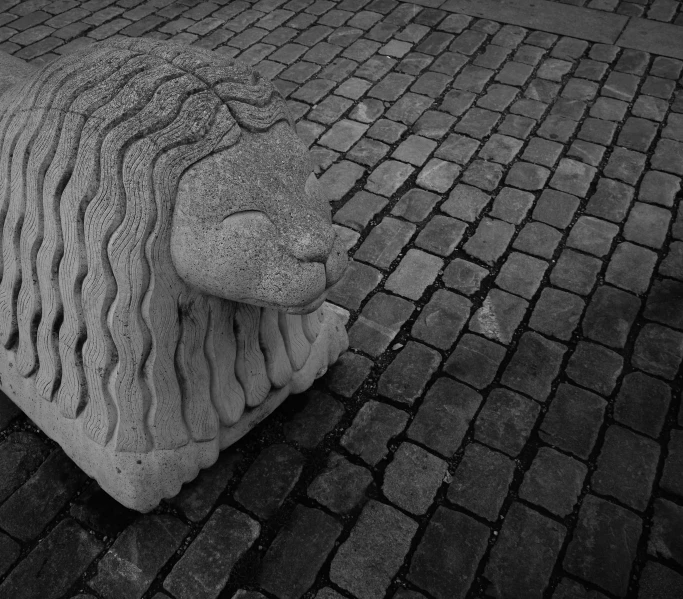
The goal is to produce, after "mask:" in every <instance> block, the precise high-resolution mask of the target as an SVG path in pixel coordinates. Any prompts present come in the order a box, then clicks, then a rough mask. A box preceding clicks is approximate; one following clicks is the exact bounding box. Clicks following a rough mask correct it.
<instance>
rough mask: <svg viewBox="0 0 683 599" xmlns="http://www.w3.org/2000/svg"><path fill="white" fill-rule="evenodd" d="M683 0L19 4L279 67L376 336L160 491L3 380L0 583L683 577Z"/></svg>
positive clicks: (34, 40)
mask: <svg viewBox="0 0 683 599" xmlns="http://www.w3.org/2000/svg"><path fill="white" fill-rule="evenodd" d="M583 4H585V5H587V6H589V7H593V8H599V9H601V11H595V10H590V9H588V8H585V7H580V6H579V7H577V6H572V5H583ZM423 5H426V6H423ZM680 8H681V3H680V2H678V1H673V0H654V1H653V2H650V1H649V0H632V1H631V2H619V1H617V0H590V1H589V2H584V0H575V1H574V0H573V1H571V2H565V3H564V4H559V3H549V2H546V1H544V0H532V1H530V0H519V1H518V2H515V1H513V0H495V1H494V0H477V1H476V2H475V1H470V0H447V1H446V2H443V0H420V1H419V2H418V1H413V2H410V3H409V2H397V1H395V0H342V1H340V2H333V1H328V0H316V1H315V2H314V1H312V0H291V1H287V0H260V1H258V2H255V3H253V2H250V1H246V0H234V1H229V2H227V1H224V0H215V2H197V1H195V0H179V1H177V2H175V3H174V2H173V0H147V1H146V0H120V1H119V2H116V1H112V0H90V1H88V2H79V1H77V0H57V1H55V2H48V1H47V0H29V1H27V2H17V0H0V25H1V26H0V41H2V45H1V47H2V49H4V50H7V51H9V52H12V53H14V54H16V55H17V56H20V57H23V58H26V59H30V60H33V61H36V62H38V63H41V62H43V63H44V62H46V61H49V60H51V59H53V58H54V57H55V56H56V55H58V54H60V53H63V52H67V51H69V49H73V48H74V47H80V46H81V45H83V44H86V43H89V42H90V41H92V40H93V39H94V40H101V39H105V38H108V37H111V36H113V35H117V34H118V35H129V36H140V35H146V36H150V37H154V38H158V39H175V40H180V41H182V42H186V43H193V44H196V45H199V46H202V47H204V48H210V49H215V50H216V51H217V52H220V53H223V54H225V55H226V56H230V57H232V56H235V57H237V58H239V59H241V60H244V61H246V62H248V63H250V64H254V65H258V66H257V68H258V69H259V70H260V72H261V73H263V74H264V75H266V76H268V77H270V78H274V79H275V81H276V85H277V86H278V88H279V89H280V90H281V91H282V93H283V94H284V95H286V96H287V97H288V99H289V103H290V107H291V110H292V114H293V115H294V117H295V118H296V119H297V120H298V129H299V132H300V134H301V135H302V137H303V138H304V139H305V140H306V141H307V142H308V143H309V144H311V149H312V153H313V156H314V159H315V162H316V164H317V169H318V171H319V174H320V176H321V178H322V182H323V183H324V185H325V187H326V189H327V190H328V192H329V194H330V197H331V198H332V199H333V200H334V201H333V207H334V221H335V223H336V224H337V226H338V230H339V232H340V234H341V235H343V236H344V239H346V241H347V243H348V247H349V249H350V251H351V254H353V255H354V257H355V262H354V263H353V265H352V266H351V268H350V270H349V273H348V275H347V276H346V277H345V279H344V281H343V283H342V284H341V285H340V287H339V288H338V289H336V290H335V292H334V293H333V296H332V298H331V299H332V301H334V302H335V303H336V304H337V305H339V306H340V307H341V308H343V309H345V310H347V311H348V315H349V321H348V322H349V332H350V339H351V346H352V349H351V351H350V352H349V353H347V354H346V355H345V356H344V357H343V359H342V360H341V363H340V364H339V365H338V366H336V367H335V368H334V369H332V370H331V372H329V373H328V374H327V375H326V376H325V377H324V378H323V379H322V380H320V381H319V382H318V383H317V384H316V387H315V389H314V390H313V391H311V392H309V393H307V394H305V395H304V396H298V397H292V398H290V399H289V400H288V401H287V402H286V403H285V404H284V405H283V406H282V408H281V409H279V410H278V411H277V412H276V413H275V414H274V415H273V416H271V417H270V418H269V419H268V420H267V421H266V422H265V423H264V424H262V425H261V426H260V427H259V428H258V429H255V430H254V431H253V432H252V433H251V434H250V435H248V437H247V438H245V439H243V440H242V441H241V442H239V443H238V444H237V445H236V446H234V447H233V448H231V449H229V450H228V451H226V452H224V453H223V454H222V456H221V457H220V459H219V461H218V463H217V464H216V465H215V466H214V467H213V468H211V469H209V470H207V471H205V472H203V473H202V474H201V475H200V476H199V478H198V479H197V480H196V481H195V482H193V483H191V484H188V485H187V486H186V487H185V488H184V489H183V491H182V492H181V494H180V495H179V496H178V497H177V498H175V499H173V500H172V501H169V502H165V503H163V504H162V505H161V506H160V507H159V508H158V509H156V510H155V511H154V512H152V513H151V514H148V515H139V514H136V513H133V512H130V511H128V510H126V509H124V508H122V507H121V506H119V505H118V504H116V503H115V502H114V501H113V500H111V499H109V498H108V497H107V496H106V495H104V493H103V492H102V491H101V490H100V489H99V488H98V486H97V485H96V484H94V483H93V482H92V481H90V480H88V479H87V478H86V477H85V476H84V475H83V474H82V473H81V472H80V471H79V470H78V469H77V468H76V467H75V466H74V465H73V464H72V463H71V462H70V461H69V460H68V459H67V458H66V457H65V456H64V454H63V453H62V452H61V451H60V450H59V449H58V448H57V447H56V446H55V445H54V443H52V442H51V441H49V440H48V439H47V438H46V437H45V436H44V435H42V434H40V433H39V432H38V431H36V429H35V428H34V427H33V426H32V425H31V423H30V422H29V421H28V420H27V419H26V418H25V417H23V416H21V415H19V414H18V412H17V410H16V409H15V408H13V407H12V406H11V404H9V403H7V402H6V401H5V402H4V403H0V430H2V432H1V433H0V529H1V530H2V532H0V597H1V598H2V599H22V598H30V599H58V598H60V597H79V598H80V599H85V598H90V597H99V598H102V599H105V598H106V599H127V598H136V599H137V598H140V597H144V598H145V599H149V598H154V599H166V598H167V597H174V598H176V599H205V598H206V599H210V598H214V597H221V598H225V599H230V598H233V597H234V598H241V599H256V598H263V597H268V598H271V599H274V598H277V599H294V598H297V597H306V598H314V597H315V598H317V599H338V598H343V597H346V598H351V597H356V598H358V599H382V598H387V599H419V598H425V597H428V598H433V599H458V598H467V599H472V598H478V597H496V598H515V599H516V598H519V599H527V598H529V599H530V598H535V597H543V598H545V599H550V598H552V599H582V598H585V599H588V598H590V599H598V598H600V599H604V598H606V597H608V598H614V597H629V598H636V597H637V598H639V599H674V598H675V599H680V598H681V597H683V411H682V409H681V387H682V384H683V375H682V372H681V360H682V358H683V202H682V201H681V200H682V199H683V197H682V194H681V192H680V180H681V177H682V176H683V87H682V84H683V79H681V75H682V70H683V62H682V61H681V59H683V27H679V25H680V24H681V23H682V20H683V13H682V12H681V10H680ZM609 11H614V12H609ZM633 15H635V16H633ZM638 15H644V16H646V17H647V18H646V19H640V18H637V17H638ZM661 21H671V22H672V23H677V24H672V23H664V22H661ZM677 59H678V60H677Z"/></svg>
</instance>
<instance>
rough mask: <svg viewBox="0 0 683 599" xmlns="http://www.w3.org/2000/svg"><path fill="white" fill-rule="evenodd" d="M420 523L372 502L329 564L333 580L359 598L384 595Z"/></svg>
mask: <svg viewBox="0 0 683 599" xmlns="http://www.w3.org/2000/svg"><path fill="white" fill-rule="evenodd" d="M416 532H417V522H414V521H413V520H411V519H410V518H408V517H407V516H404V515H403V514H402V513H401V512H399V511H398V510H396V509H394V508H392V507H389V506H388V505H383V504H381V503H378V502H376V501H370V502H369V503H368V504H367V505H366V506H365V508H364V509H363V511H362V512H361V515H360V517H359V519H358V521H357V522H356V525H355V526H354V528H353V530H352V531H351V535H350V536H349V538H348V539H347V540H346V541H345V542H344V544H343V545H342V546H341V547H340V548H339V550H338V551H337V554H336V555H335V556H334V559H333V560H332V564H331V565H330V580H331V581H332V582H334V583H335V584H337V585H339V586H340V587H342V588H343V589H346V590H347V591H350V592H351V593H353V594H354V595H355V596H356V597H358V598H359V599H375V598H376V597H382V596H383V595H384V594H385V593H386V590H387V587H388V586H389V583H390V582H391V580H392V579H393V577H394V575H395V574H396V572H397V571H398V569H399V567H400V566H401V564H402V563H403V560H404V558H405V556H406V553H408V549H409V548H410V542H411V540H412V538H413V536H414V535H415V533H416Z"/></svg>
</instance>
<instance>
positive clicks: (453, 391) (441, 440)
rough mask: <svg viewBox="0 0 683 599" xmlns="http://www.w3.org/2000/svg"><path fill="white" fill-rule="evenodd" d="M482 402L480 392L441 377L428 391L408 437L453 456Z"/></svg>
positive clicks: (444, 454) (447, 456)
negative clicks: (455, 400)
mask: <svg viewBox="0 0 683 599" xmlns="http://www.w3.org/2000/svg"><path fill="white" fill-rule="evenodd" d="M454 398H457V403H456V402H454ZM481 401H482V398H481V395H479V394H478V393H476V392H474V391H473V390H472V389H470V388H469V387H467V386H465V385H462V384H460V383H457V382H455V381H453V380H451V379H449V378H447V377H441V378H439V379H437V380H436V382H435V383H434V384H433V385H432V387H431V388H430V389H429V391H428V392H427V395H426V396H425V399H424V402H423V403H422V405H421V406H420V409H419V411H418V413H417V415H416V416H415V419H414V420H413V422H412V423H411V425H410V428H409V429H408V437H410V438H411V439H413V440H415V441H417V442H418V443H422V444H424V445H426V446H427V447H429V448H430V449H433V450H434V451H436V452H437V453H439V454H440V455H442V456H444V457H446V458H450V457H451V456H452V455H453V454H454V453H455V452H456V451H457V450H458V448H459V447H460V444H461V443H462V441H463V439H464V438H465V434H466V433H467V430H468V429H469V427H470V424H471V422H472V419H473V418H474V414H475V413H476V411H477V410H478V409H479V406H480V405H481Z"/></svg>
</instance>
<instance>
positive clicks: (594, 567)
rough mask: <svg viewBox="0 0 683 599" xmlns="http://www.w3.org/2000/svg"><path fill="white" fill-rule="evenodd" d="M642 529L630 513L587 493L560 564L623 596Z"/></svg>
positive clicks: (569, 570) (640, 523)
mask: <svg viewBox="0 0 683 599" xmlns="http://www.w3.org/2000/svg"><path fill="white" fill-rule="evenodd" d="M641 529H642V522H641V520H640V518H638V517H637V516H636V515H635V514H634V513H633V512H630V511H628V510H626V509H624V508H622V507H619V506H616V505H614V504H612V503H609V502H607V501H605V500H603V499H600V498H598V497H595V496H593V495H587V496H586V497H585V499H584V500H583V504H582V506H581V509H580V511H579V522H578V524H577V527H576V532H575V533H574V537H573V538H572V540H571V542H570V543H569V548H568V549H567V554H566V556H565V559H564V562H563V565H564V567H565V569H566V570H567V571H568V572H570V573H571V574H574V575H575V576H578V577H580V578H582V579H583V580H586V581H588V582H591V583H593V584H595V585H597V586H598V587H600V588H602V589H604V590H606V591H608V592H610V593H614V594H615V595H618V596H620V597H623V596H624V595H626V590H627V589H628V584H629V579H630V572H631V565H632V563H633V558H634V557H635V553H636V545H637V543H638V539H639V537H640V533H641ZM615 530H618V531H619V534H618V535H615V534H613V532H612V531H615Z"/></svg>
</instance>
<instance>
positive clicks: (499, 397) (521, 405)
mask: <svg viewBox="0 0 683 599" xmlns="http://www.w3.org/2000/svg"><path fill="white" fill-rule="evenodd" d="M539 412H540V406H539V405H538V404H537V403H536V402H534V401H532V400H530V399H527V398H526V397H524V396H522V395H519V394H517V393H513V392H512V391H508V390H507V389H494V390H493V391H491V392H490V393H489V396H488V398H487V399H486V402H485V403H484V407H483V408H482V409H481V411H480V412H479V415H478V416H477V420H476V422H475V423H474V438H475V439H477V441H480V442H481V443H485V444H487V445H490V446H491V447H494V448H496V449H498V450H500V451H502V452H503V453H506V454H508V455H509V456H510V457H516V456H517V455H519V452H520V451H521V450H522V448H523V447H524V445H525V444H526V442H527V439H528V438H529V435H530V434H531V429H532V428H533V427H534V424H535V422H536V420H537V418H538V414H539Z"/></svg>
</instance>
